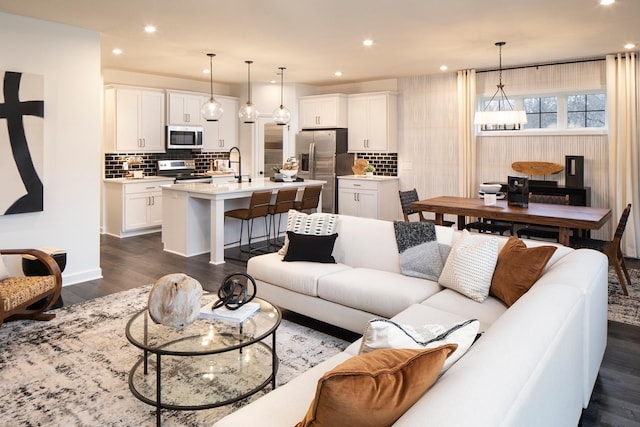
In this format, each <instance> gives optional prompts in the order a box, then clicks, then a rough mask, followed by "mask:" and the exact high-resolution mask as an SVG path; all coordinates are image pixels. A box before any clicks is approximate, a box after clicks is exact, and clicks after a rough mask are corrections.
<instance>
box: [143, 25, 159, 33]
mask: <svg viewBox="0 0 640 427" xmlns="http://www.w3.org/2000/svg"><path fill="white" fill-rule="evenodd" d="M144 30H145V31H146V32H147V33H155V32H156V27H154V26H153V25H147V26H145V27H144Z"/></svg>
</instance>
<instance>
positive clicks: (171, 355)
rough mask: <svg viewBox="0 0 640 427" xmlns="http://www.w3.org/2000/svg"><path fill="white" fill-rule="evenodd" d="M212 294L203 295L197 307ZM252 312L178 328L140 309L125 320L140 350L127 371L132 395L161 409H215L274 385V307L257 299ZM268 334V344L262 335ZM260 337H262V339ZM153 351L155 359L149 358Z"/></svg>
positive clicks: (276, 319)
mask: <svg viewBox="0 0 640 427" xmlns="http://www.w3.org/2000/svg"><path fill="white" fill-rule="evenodd" d="M216 300H217V295H215V294H208V293H206V294H205V295H203V297H202V301H201V302H202V305H203V306H204V305H205V304H213V302H214V301H216ZM252 303H257V304H259V305H260V308H259V310H258V311H256V312H255V313H253V314H252V315H250V316H249V317H248V318H247V319H246V320H244V321H242V322H237V321H227V320H218V319H213V318H199V319H198V320H196V321H195V322H194V323H192V324H191V325H188V326H186V327H185V328H184V329H176V328H173V327H170V326H164V325H160V324H156V323H155V322H154V321H153V320H151V318H150V317H149V311H148V310H147V309H144V310H142V311H140V312H138V313H136V314H135V315H134V316H133V317H132V318H131V320H129V322H128V323H127V328H126V335H127V339H128V340H129V341H130V342H131V343H132V344H133V345H135V346H136V347H139V348H141V349H142V350H143V352H144V354H143V356H142V357H141V358H140V359H139V360H138V361H137V362H136V363H135V365H133V368H131V371H130V372H129V388H130V389H131V392H132V393H133V395H134V396H135V397H137V398H138V399H140V400H141V401H143V402H145V403H147V404H149V405H153V406H155V407H156V425H158V426H160V424H161V417H160V412H161V409H162V408H165V409H182V410H198V409H209V408H215V407H218V406H222V405H227V404H229V403H233V402H236V401H238V400H241V399H244V398H245V397H247V396H250V395H252V394H254V393H256V392H258V391H259V390H261V389H263V388H264V387H266V386H267V385H268V384H269V383H271V386H272V387H273V388H275V387H276V373H277V372H278V356H277V354H276V351H275V348H276V329H277V328H278V326H279V325H280V322H281V320H282V313H281V312H280V309H278V307H276V306H274V305H272V304H271V303H269V302H268V301H265V300H263V299H260V298H254V300H253V301H252ZM269 335H271V345H269V344H268V340H266V339H265V338H268V337H269ZM263 340H264V341H263ZM154 355H155V357H153V356H154Z"/></svg>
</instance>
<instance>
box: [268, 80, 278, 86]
mask: <svg viewBox="0 0 640 427" xmlns="http://www.w3.org/2000/svg"><path fill="white" fill-rule="evenodd" d="M269 83H271V84H272V85H274V84H276V83H278V82H277V81H276V80H269Z"/></svg>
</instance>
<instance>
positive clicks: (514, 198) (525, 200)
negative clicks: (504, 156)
mask: <svg viewBox="0 0 640 427" xmlns="http://www.w3.org/2000/svg"><path fill="white" fill-rule="evenodd" d="M507 204H508V205H509V206H520V207H521V208H528V207H529V178H526V177H522V176H510V177H509V183H508V189H507Z"/></svg>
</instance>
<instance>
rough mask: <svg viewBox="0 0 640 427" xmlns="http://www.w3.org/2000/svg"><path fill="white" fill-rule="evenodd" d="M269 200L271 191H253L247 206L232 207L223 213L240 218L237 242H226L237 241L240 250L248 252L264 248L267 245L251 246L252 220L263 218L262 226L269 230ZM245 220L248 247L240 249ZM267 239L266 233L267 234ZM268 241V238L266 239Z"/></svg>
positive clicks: (228, 216)
mask: <svg viewBox="0 0 640 427" xmlns="http://www.w3.org/2000/svg"><path fill="white" fill-rule="evenodd" d="M270 202H271V191H254V192H253V193H252V194H251V199H250V200H249V207H248V208H240V209H233V210H230V211H227V212H225V213H224V216H225V219H226V218H235V219H239V220H242V222H241V223H240V239H239V240H238V241H237V242H231V243H228V244H233V243H238V244H239V246H240V251H241V252H248V253H249V254H252V253H255V252H256V251H258V250H260V249H266V248H267V247H268V245H267V246H262V247H259V248H253V247H252V246H251V238H252V237H253V236H252V234H253V220H254V219H255V218H264V226H265V230H267V232H268V230H269V227H268V224H267V215H268V214H269V203H270ZM245 221H246V222H247V240H248V241H249V249H248V250H242V230H243V228H244V223H245ZM267 239H268V235H267ZM267 242H268V240H267Z"/></svg>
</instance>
